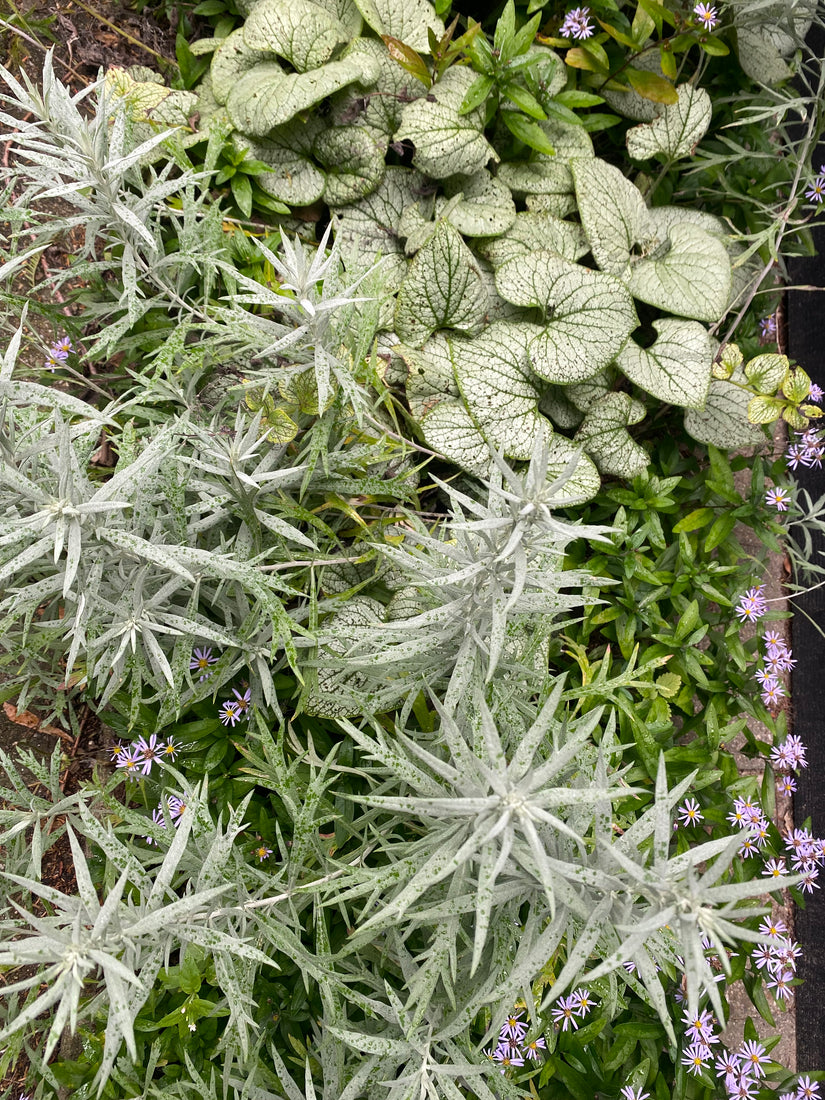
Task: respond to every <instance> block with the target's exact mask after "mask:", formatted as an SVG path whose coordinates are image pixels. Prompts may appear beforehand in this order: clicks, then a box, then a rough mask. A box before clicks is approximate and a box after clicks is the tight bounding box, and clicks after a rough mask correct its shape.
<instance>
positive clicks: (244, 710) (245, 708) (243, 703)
mask: <svg viewBox="0 0 825 1100" xmlns="http://www.w3.org/2000/svg"><path fill="white" fill-rule="evenodd" d="M232 694H233V695H234V696H235V699H234V703H235V706H236V707H237V708H238V715H239V716H240V715H244V714H245V715H246V717H247V718H249V716H250V711H249V707H250V704H251V702H252V689H251V688H247V689H246V691H244V692H243V694H242V693H241V692H240V691H237V690H236V689H235V688H232Z"/></svg>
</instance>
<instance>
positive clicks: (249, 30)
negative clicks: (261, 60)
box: [243, 0, 350, 73]
mask: <svg viewBox="0 0 825 1100" xmlns="http://www.w3.org/2000/svg"><path fill="white" fill-rule="evenodd" d="M243 37H244V42H245V43H246V45H247V46H248V47H249V48H250V49H252V50H272V51H273V52H274V53H277V54H278V55H279V56H280V57H283V58H286V60H287V61H288V62H289V63H290V65H292V66H294V68H295V69H297V71H298V72H299V73H305V72H308V71H309V70H310V69H317V68H318V66H319V65H323V64H324V62H325V61H329V59H330V58H331V57H332V55H333V54H334V53H335V51H336V49H337V48H338V47H339V46H341V45H343V44H344V43H345V42H347V41H349V38H350V32H349V31H348V29H347V28H346V27H345V26H344V24H343V23H339V22H338V20H337V19H335V18H333V16H331V15H330V13H329V12H328V11H326V10H325V9H324V8H323V7H320V6H319V5H318V4H313V3H312V0H259V2H258V3H257V4H256V5H255V7H254V8H253V10H252V14H251V15H250V16H249V18H248V19H247V21H246V23H245V24H244V28H243Z"/></svg>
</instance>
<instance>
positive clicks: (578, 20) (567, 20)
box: [559, 8, 596, 38]
mask: <svg viewBox="0 0 825 1100" xmlns="http://www.w3.org/2000/svg"><path fill="white" fill-rule="evenodd" d="M595 29H596V28H595V26H594V25H593V24H592V23H591V22H590V8H573V9H572V10H571V11H569V12H568V13H567V15H565V17H564V22H563V23H562V25H561V26H560V27H559V37H560V38H589V37H590V36H591V35H592V34H593V32H594V31H595Z"/></svg>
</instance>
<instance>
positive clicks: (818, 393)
mask: <svg viewBox="0 0 825 1100" xmlns="http://www.w3.org/2000/svg"><path fill="white" fill-rule="evenodd" d="M823 397H825V392H823V391H822V390H821V389H820V388H819V386H817V384H816V382H811V388H810V390H809V391H808V400H809V401H813V402H815V404H817V405H818V404H819V402H820V401H821V400H822V398H823Z"/></svg>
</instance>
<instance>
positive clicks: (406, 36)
mask: <svg viewBox="0 0 825 1100" xmlns="http://www.w3.org/2000/svg"><path fill="white" fill-rule="evenodd" d="M355 3H356V6H357V7H358V10H359V11H360V12H361V14H362V15H363V17H364V22H365V23H367V25H368V26H370V27H372V29H373V30H374V31H375V33H376V34H378V35H384V34H389V35H392V37H393V38H398V39H400V40H401V41H402V42H405V43H406V44H407V45H408V46H410V47H411V48H412V49H414V50H417V51H418V52H419V53H426V52H427V51H428V50H429V48H430V43H429V38H428V35H427V31H428V30H432V32H433V34H435V35H436V37H437V38H441V36H442V35H443V34H444V24H443V22H442V21H441V20H440V19H439V18H438V16H437V15H436V14H435V9H434V8H433V7H432V5H431V4H429V3H427V0H404V3H403V4H399V3H397V0H355Z"/></svg>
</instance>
